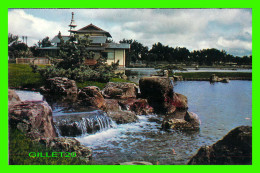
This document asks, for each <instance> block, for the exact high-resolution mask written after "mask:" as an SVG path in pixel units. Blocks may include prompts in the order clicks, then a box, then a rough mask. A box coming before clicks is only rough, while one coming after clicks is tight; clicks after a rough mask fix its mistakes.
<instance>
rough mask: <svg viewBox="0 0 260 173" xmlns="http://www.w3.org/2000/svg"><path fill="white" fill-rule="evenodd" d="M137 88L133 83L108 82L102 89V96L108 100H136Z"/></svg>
mask: <svg viewBox="0 0 260 173" xmlns="http://www.w3.org/2000/svg"><path fill="white" fill-rule="evenodd" d="M137 91H138V88H137V86H136V85H135V84H134V83H127V82H109V83H107V85H106V87H105V88H104V89H103V95H104V96H105V97H106V98H110V99H128V98H136V95H137Z"/></svg>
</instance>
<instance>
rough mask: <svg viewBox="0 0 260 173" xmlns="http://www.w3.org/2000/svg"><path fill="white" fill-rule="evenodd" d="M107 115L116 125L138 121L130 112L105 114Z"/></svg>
mask: <svg viewBox="0 0 260 173" xmlns="http://www.w3.org/2000/svg"><path fill="white" fill-rule="evenodd" d="M107 115H108V116H109V117H110V118H111V119H112V120H113V121H115V122H116V123H117V124H126V123H133V122H136V121H137V120H138V117H137V116H136V114H135V113H133V112H131V111H116V112H107Z"/></svg>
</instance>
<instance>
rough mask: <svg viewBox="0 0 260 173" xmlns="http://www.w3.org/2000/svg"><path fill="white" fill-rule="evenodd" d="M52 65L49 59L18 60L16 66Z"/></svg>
mask: <svg viewBox="0 0 260 173" xmlns="http://www.w3.org/2000/svg"><path fill="white" fill-rule="evenodd" d="M29 63H32V64H35V65H38V64H51V61H50V60H49V59H48V58H16V64H29Z"/></svg>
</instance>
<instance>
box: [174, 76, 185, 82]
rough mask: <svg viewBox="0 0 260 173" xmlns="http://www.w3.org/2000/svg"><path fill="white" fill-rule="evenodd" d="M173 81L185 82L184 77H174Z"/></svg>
mask: <svg viewBox="0 0 260 173" xmlns="http://www.w3.org/2000/svg"><path fill="white" fill-rule="evenodd" d="M173 80H174V81H183V77H182V76H177V75H173Z"/></svg>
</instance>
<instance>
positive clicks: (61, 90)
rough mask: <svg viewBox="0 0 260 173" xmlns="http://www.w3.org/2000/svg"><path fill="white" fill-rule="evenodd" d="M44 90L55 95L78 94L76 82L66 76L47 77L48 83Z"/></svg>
mask: <svg viewBox="0 0 260 173" xmlns="http://www.w3.org/2000/svg"><path fill="white" fill-rule="evenodd" d="M42 90H43V91H45V92H48V93H51V94H54V95H62V96H76V95H77V92H78V91H77V90H78V89H77V85H76V82H75V81H74V80H69V79H68V78H65V77H54V78H50V79H47V80H46V85H45V87H44V88H42Z"/></svg>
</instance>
